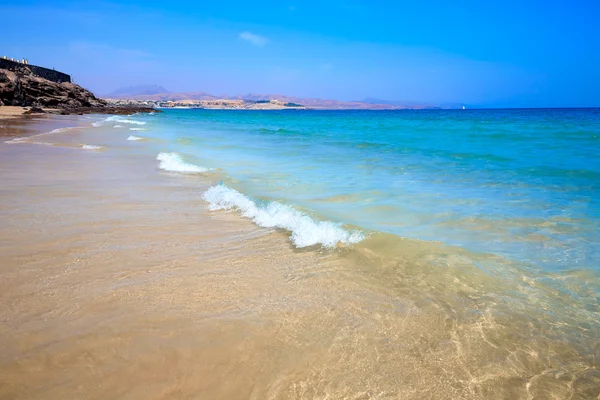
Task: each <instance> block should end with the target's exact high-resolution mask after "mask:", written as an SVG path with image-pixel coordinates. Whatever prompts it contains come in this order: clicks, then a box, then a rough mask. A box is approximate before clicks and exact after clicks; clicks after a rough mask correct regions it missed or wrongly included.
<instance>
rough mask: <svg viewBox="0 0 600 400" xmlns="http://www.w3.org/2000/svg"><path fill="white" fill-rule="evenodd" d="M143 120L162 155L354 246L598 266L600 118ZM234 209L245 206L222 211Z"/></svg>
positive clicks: (187, 116)
mask: <svg viewBox="0 0 600 400" xmlns="http://www.w3.org/2000/svg"><path fill="white" fill-rule="evenodd" d="M135 119H136V120H138V121H144V122H147V125H144V126H143V129H147V131H145V132H144V131H140V132H138V133H139V134H140V135H141V136H144V137H149V138H154V139H160V140H161V141H162V142H161V143H160V145H159V144H157V145H156V146H157V148H156V150H157V151H162V152H176V153H177V154H178V155H179V157H181V159H180V160H179V161H182V162H187V163H190V164H194V165H196V166H199V167H202V168H206V169H212V170H213V171H216V172H218V173H220V174H221V176H222V181H223V185H224V187H226V188H230V189H233V190H235V191H236V193H237V192H239V193H240V194H243V195H244V196H246V197H248V198H250V199H252V200H253V201H257V202H258V203H256V204H258V207H259V208H260V207H262V206H265V204H268V203H265V202H276V204H277V205H283V206H286V207H293V210H297V211H299V212H301V213H303V214H305V215H308V216H310V217H311V218H313V219H314V220H315V221H331V222H334V223H337V224H338V226H341V227H343V229H345V230H346V231H347V232H349V234H350V235H352V234H357V233H360V234H362V235H363V236H362V237H368V236H369V235H370V234H371V233H372V232H385V233H391V234H394V235H398V236H401V237H405V238H411V239H421V240H427V241H440V242H443V243H446V244H450V245H455V246H460V247H462V248H464V249H467V250H469V251H472V252H483V253H491V254H495V255H499V256H502V257H505V258H507V259H510V260H512V261H516V262H518V263H520V264H522V265H523V266H524V267H528V268H540V269H543V270H545V271H564V270H570V269H589V270H596V271H597V270H598V269H599V268H600V267H599V265H600V263H599V261H600V229H598V227H599V226H600V223H599V222H600V110H594V109H591V110H567V109H565V110H557V109H553V110H448V111H445V110H432V111H422V110H419V111H264V112H257V111H252V112H248V111H230V110H165V112H164V113H162V114H159V115H156V116H136V117H135ZM138 133H136V134H138ZM191 172H193V171H191ZM228 201H229V202H231V201H233V203H231V204H229V205H230V206H232V205H237V206H239V205H238V204H237V203H235V202H236V200H235V199H233V200H232V199H226V200H223V199H222V198H221V199H220V203H219V200H216V202H217V203H219V204H221V206H222V207H221V208H223V207H224V205H225V203H227V202H228ZM234 203H235V204H234ZM261 204H262V206H261ZM249 216H250V217H253V215H249ZM270 217H273V215H270ZM308 229H310V228H308ZM290 230H294V229H293V228H291V229H290ZM340 238H341V237H338V236H335V235H334V237H333V238H332V239H331V240H330V241H329V242H327V243H326V241H323V240H320V241H319V243H321V244H335V241H336V240H337V239H340ZM343 239H344V238H341V239H340V241H342V242H344V240H343ZM346 239H347V240H345V241H346V242H349V243H353V242H356V241H358V240H360V237H358V236H356V235H355V236H354V238H353V239H350V238H349V236H348V237H346ZM305 242H306V241H305ZM306 243H308V244H313V243H312V242H311V241H310V240H309V241H308V242H306ZM296 244H298V243H296Z"/></svg>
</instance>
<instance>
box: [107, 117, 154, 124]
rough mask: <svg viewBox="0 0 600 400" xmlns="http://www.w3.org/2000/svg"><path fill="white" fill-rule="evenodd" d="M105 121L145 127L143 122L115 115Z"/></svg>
mask: <svg viewBox="0 0 600 400" xmlns="http://www.w3.org/2000/svg"><path fill="white" fill-rule="evenodd" d="M106 121H112V122H118V123H121V124H131V125H146V123H145V122H144V121H136V120H133V119H127V118H123V117H120V116H117V115H114V116H112V117H108V118H106Z"/></svg>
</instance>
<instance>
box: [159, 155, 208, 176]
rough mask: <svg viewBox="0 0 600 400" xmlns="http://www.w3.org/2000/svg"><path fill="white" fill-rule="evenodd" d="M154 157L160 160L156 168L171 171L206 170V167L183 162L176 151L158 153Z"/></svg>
mask: <svg viewBox="0 0 600 400" xmlns="http://www.w3.org/2000/svg"><path fill="white" fill-rule="evenodd" d="M156 159H157V160H158V161H160V164H159V166H158V168H160V169H164V170H165V171H172V172H192V173H194V172H207V171H208V168H204V167H200V166H198V165H194V164H190V163H188V162H185V161H184V159H183V157H181V156H180V155H179V154H177V153H159V154H158V156H156Z"/></svg>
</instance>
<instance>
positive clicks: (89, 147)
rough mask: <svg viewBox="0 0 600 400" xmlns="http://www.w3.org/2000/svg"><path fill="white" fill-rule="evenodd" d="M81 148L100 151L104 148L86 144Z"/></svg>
mask: <svg viewBox="0 0 600 400" xmlns="http://www.w3.org/2000/svg"><path fill="white" fill-rule="evenodd" d="M81 148H82V149H84V150H100V149H101V148H102V146H96V145H94V144H84V145H83V146H81Z"/></svg>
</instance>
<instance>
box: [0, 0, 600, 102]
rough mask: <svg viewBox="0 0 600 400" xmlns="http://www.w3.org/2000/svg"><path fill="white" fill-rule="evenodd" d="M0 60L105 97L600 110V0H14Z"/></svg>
mask: <svg viewBox="0 0 600 400" xmlns="http://www.w3.org/2000/svg"><path fill="white" fill-rule="evenodd" d="M0 15H1V16H2V31H3V33H2V35H0V56H3V55H7V56H8V57H14V58H22V57H25V58H28V59H29V61H30V63H31V64H35V65H41V66H46V67H50V68H52V67H54V68H56V69H57V70H60V71H63V72H66V73H69V74H71V75H72V77H73V79H74V81H75V82H76V83H78V84H80V85H82V86H84V87H86V88H88V89H90V90H92V91H94V93H96V94H99V95H102V94H108V93H110V92H112V91H114V90H116V89H118V88H120V87H124V86H131V85H141V84H156V85H162V86H164V87H165V88H167V89H168V90H170V91H172V92H207V93H211V94H216V95H219V94H228V95H243V94H247V93H260V94H285V95H290V96H298V97H319V98H328V99H337V100H362V99H365V98H377V99H384V100H392V101H398V102H406V103H424V104H431V105H444V104H464V105H467V106H470V107H600V23H598V20H599V19H600V1H598V0H588V1H578V0H571V1H553V0H546V1H537V0H530V1H523V0H519V1H513V0H506V1H481V0H478V1H459V0H456V1H447V0H430V1H416V0H413V1H410V2H409V1H401V0H398V1H391V0H387V1H382V0H369V1H358V0H320V1H312V0H301V1H295V0H294V1H292V0H290V1H287V0H278V1H270V0H254V1H248V0H244V1H236V0H227V1H214V0H212V1H207V0H194V1H176V0H172V1H165V0H163V1H154V0H139V1H138V0H131V1H118V2H115V1H95V0H86V1H72V0H71V1H69V0H64V1H62V0H56V1H52V0H39V1H30V0H17V1H13V0H2V1H0Z"/></svg>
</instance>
